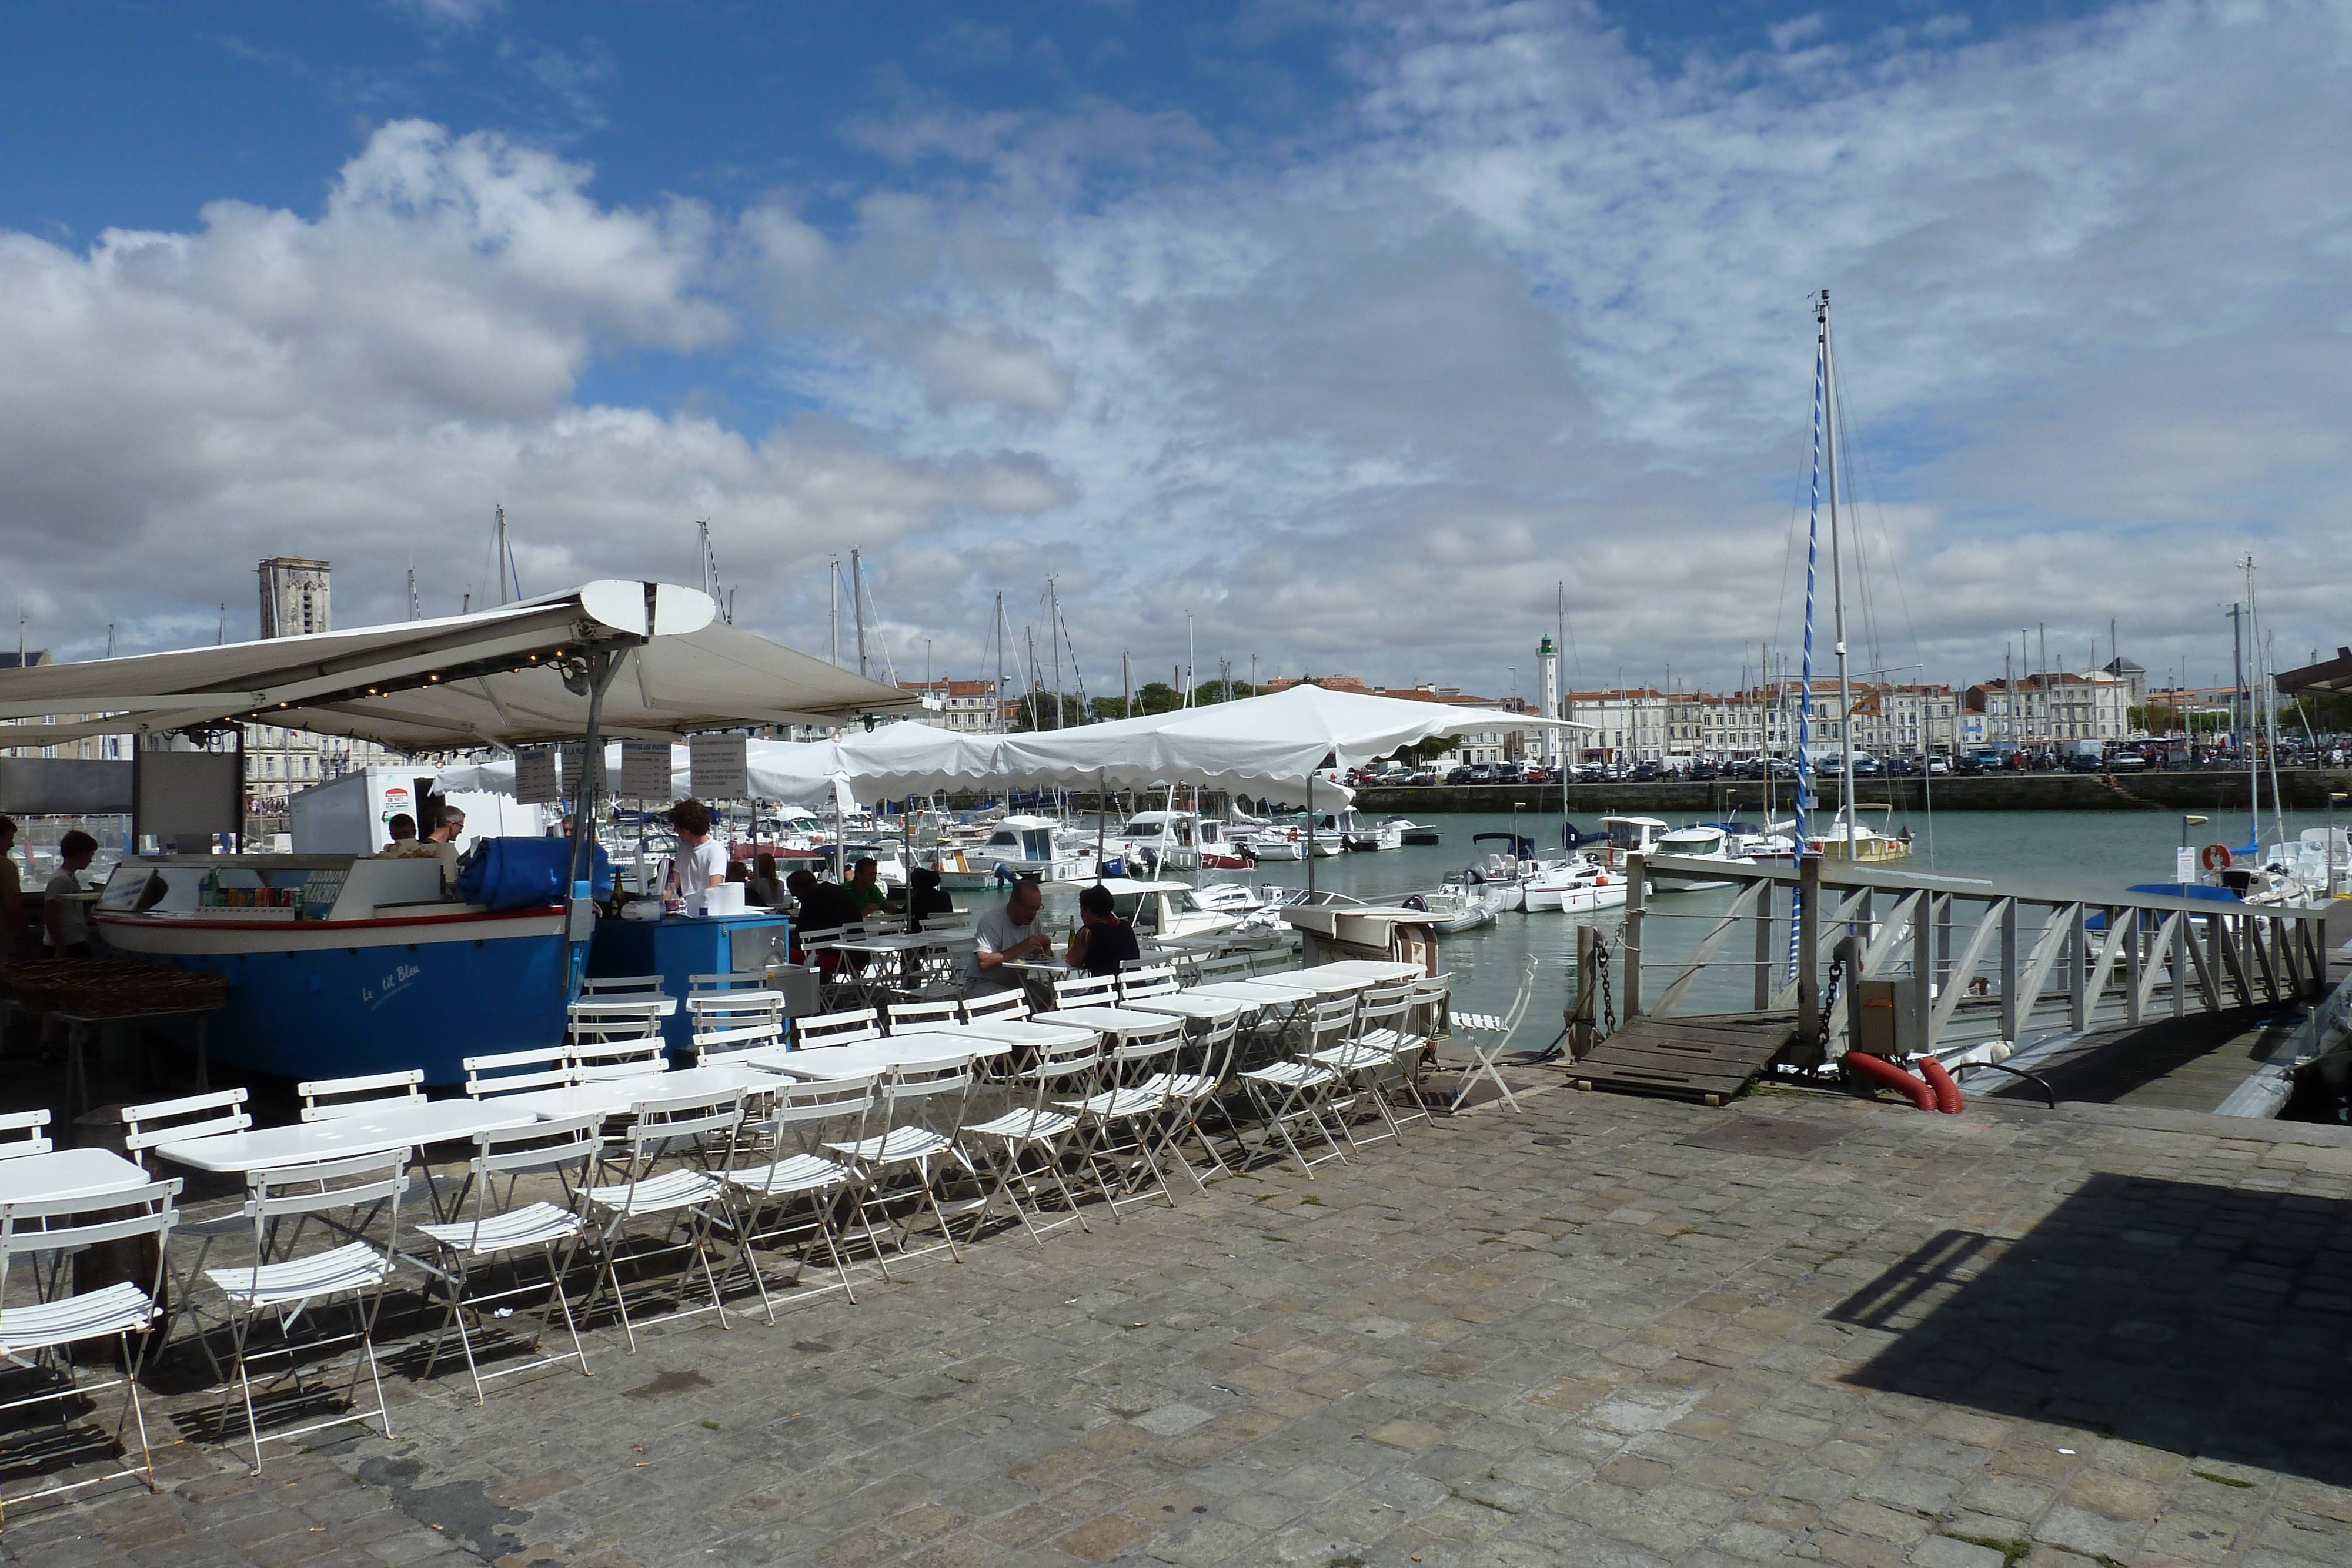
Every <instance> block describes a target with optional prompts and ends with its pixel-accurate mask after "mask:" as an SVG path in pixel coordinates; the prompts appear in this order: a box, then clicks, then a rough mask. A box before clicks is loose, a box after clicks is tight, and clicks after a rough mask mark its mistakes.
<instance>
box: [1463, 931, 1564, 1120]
mask: <svg viewBox="0 0 2352 1568" xmlns="http://www.w3.org/2000/svg"><path fill="white" fill-rule="evenodd" d="M1540 962H1541V960H1540V959H1538V957H1537V956H1535V955H1534V954H1533V953H1530V954H1528V956H1527V957H1526V958H1525V959H1524V960H1523V961H1522V962H1521V963H1520V965H1519V994H1518V995H1517V997H1514V998H1512V999H1511V1010H1510V1011H1508V1012H1507V1013H1504V1014H1502V1015H1501V1016H1500V1017H1497V1016H1496V1015H1495V1014H1493V1013H1465V1012H1457V1013H1455V1014H1454V1027H1455V1028H1457V1029H1459V1030H1461V1031H1462V1032H1463V1035H1464V1043H1465V1044H1466V1045H1467V1046H1469V1048H1470V1056H1471V1061H1472V1065H1471V1066H1469V1067H1468V1068H1466V1069H1465V1070H1464V1071H1463V1073H1462V1082H1461V1086H1460V1087H1459V1088H1457V1089H1456V1090H1455V1091H1454V1103H1453V1104H1451V1105H1449V1106H1447V1107H1446V1109H1447V1110H1448V1111H1449V1112H1451V1111H1459V1110H1461V1109H1462V1103H1463V1102H1464V1101H1465V1100H1467V1099H1469V1098H1470V1092H1471V1091H1472V1090H1473V1089H1475V1088H1476V1087H1477V1086H1478V1080H1479V1079H1481V1078H1485V1079H1488V1080H1491V1081H1492V1082H1493V1083H1494V1085H1495V1088H1496V1090H1497V1091H1498V1092H1500V1093H1501V1094H1502V1096H1503V1103H1505V1104H1507V1105H1508V1106H1509V1107H1510V1108H1511V1110H1512V1112H1513V1113H1514V1114H1517V1113H1518V1111H1519V1102H1518V1100H1517V1097H1516V1096H1514V1095H1513V1094H1512V1092H1511V1086H1510V1085H1509V1084H1507V1083H1506V1082H1503V1074H1502V1071H1501V1070H1500V1069H1499V1068H1498V1067H1497V1066H1496V1058H1498V1057H1500V1056H1501V1055H1502V1054H1503V1050H1504V1048H1505V1047H1506V1046H1507V1045H1509V1044H1510V1043H1511V1036H1513V1035H1514V1034H1517V1032H1518V1029H1519V1020H1520V1019H1524V1018H1526V1017H1527V1015H1528V1002H1529V1000H1531V999H1532V998H1534V996H1535V990H1536V968H1537V967H1538V964H1539V963H1540Z"/></svg>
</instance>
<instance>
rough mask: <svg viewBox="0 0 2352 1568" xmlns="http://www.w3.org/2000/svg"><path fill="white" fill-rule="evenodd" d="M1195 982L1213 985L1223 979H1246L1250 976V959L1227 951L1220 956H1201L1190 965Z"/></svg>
mask: <svg viewBox="0 0 2352 1568" xmlns="http://www.w3.org/2000/svg"><path fill="white" fill-rule="evenodd" d="M1192 973H1193V975H1194V976H1195V977H1196V978H1195V982H1194V983H1195V984H1198V985H1203V986H1208V985H1214V984H1216V983H1218V982H1220V981H1223V980H1246V979H1248V978H1249V977H1250V961H1249V959H1248V958H1247V957H1246V956H1244V955H1242V954H1240V953H1227V954H1225V955H1224V956H1222V957H1217V958H1203V959H1202V960H1201V961H1200V962H1199V963H1197V964H1195V965H1194V966H1193V967H1192Z"/></svg>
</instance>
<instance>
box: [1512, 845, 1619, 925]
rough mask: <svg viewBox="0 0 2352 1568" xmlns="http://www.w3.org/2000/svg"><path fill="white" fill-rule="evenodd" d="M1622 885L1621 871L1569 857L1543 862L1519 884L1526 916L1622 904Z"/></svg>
mask: <svg viewBox="0 0 2352 1568" xmlns="http://www.w3.org/2000/svg"><path fill="white" fill-rule="evenodd" d="M1626 886H1627V883H1626V880H1625V877H1624V875H1623V873H1619V872H1612V871H1609V870H1607V869H1606V868H1605V867H1602V866H1600V865H1598V864H1595V863H1594V862H1591V861H1590V860H1587V859H1585V858H1583V857H1582V856H1573V857H1571V858H1570V859H1568V860H1560V861H1545V862H1542V863H1541V865H1540V866H1539V867H1538V870H1537V872H1536V874H1535V875H1534V876H1532V877H1530V878H1528V880H1527V881H1526V882H1525V883H1522V884H1521V894H1522V897H1523V898H1524V900H1525V905H1526V908H1527V911H1528V914H1530V915H1536V914H1545V913H1559V914H1562V915H1589V914H1591V913H1593V912H1594V911H1596V910H1602V909H1615V908H1617V907H1619V906H1620V905H1622V904H1623V903H1624V902H1625V889H1626Z"/></svg>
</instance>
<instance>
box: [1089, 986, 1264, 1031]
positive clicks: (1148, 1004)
mask: <svg viewBox="0 0 2352 1568" xmlns="http://www.w3.org/2000/svg"><path fill="white" fill-rule="evenodd" d="M1118 1005H1119V1006H1120V1007H1121V1008H1122V1009H1127V1010H1129V1011H1133V1012H1145V1013H1166V1014H1168V1015H1169V1016H1170V1017H1171V1018H1181V1019H1200V1020H1201V1021H1202V1022H1203V1023H1212V1024H1217V1023H1223V1022H1224V1021H1225V1020H1226V1019H1231V1018H1239V1017H1241V1016H1242V1014H1244V1013H1245V1012H1247V1011H1249V1010H1250V1004H1249V1003H1247V1002H1244V1001H1239V1000H1236V999H1235V998H1232V997H1204V996H1202V995H1201V992H1200V988H1199V987H1197V986H1196V987H1194V988H1192V989H1191V990H1189V991H1170V992H1167V993H1166V994H1164V995H1161V996H1157V997H1136V998H1132V999H1130V1000H1128V1001H1123V1002H1121V1003H1119V1004H1118Z"/></svg>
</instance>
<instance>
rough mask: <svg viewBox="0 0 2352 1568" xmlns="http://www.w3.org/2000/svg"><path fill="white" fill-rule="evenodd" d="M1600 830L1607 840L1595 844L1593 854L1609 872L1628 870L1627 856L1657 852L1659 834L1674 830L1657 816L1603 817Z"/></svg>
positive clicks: (1592, 849) (1592, 848)
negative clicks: (1626, 864)
mask: <svg viewBox="0 0 2352 1568" xmlns="http://www.w3.org/2000/svg"><path fill="white" fill-rule="evenodd" d="M1671 831H1673V830H1672V829H1671V828H1669V827H1667V825H1666V824H1665V823H1664V822H1662V821H1659V820H1658V819H1657V818H1655V817H1603V818H1601V832H1602V833H1603V834H1605V835H1606V839H1605V841H1601V842H1596V843H1594V844H1593V845H1592V847H1591V854H1592V856H1593V858H1594V859H1595V860H1596V861H1598V862H1599V863H1600V864H1601V865H1602V866H1603V867H1605V868H1607V869H1608V870H1610V871H1618V872H1622V871H1623V870H1624V869H1625V857H1626V856H1628V855H1650V854H1655V853H1656V852H1657V843H1658V836H1659V835H1660V834H1661V833H1666V832H1671Z"/></svg>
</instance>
